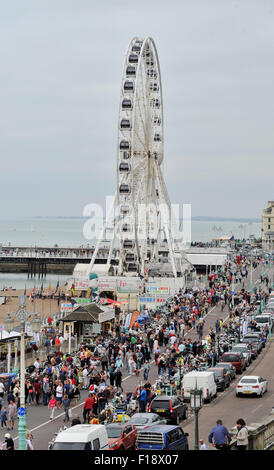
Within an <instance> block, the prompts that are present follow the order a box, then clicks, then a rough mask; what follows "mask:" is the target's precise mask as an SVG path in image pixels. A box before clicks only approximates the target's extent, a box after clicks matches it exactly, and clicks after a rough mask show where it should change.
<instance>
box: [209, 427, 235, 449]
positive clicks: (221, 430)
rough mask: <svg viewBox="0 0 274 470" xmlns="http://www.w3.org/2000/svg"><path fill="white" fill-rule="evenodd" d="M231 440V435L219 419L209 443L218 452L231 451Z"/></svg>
mask: <svg viewBox="0 0 274 470" xmlns="http://www.w3.org/2000/svg"><path fill="white" fill-rule="evenodd" d="M231 439H232V437H231V434H230V433H229V432H228V430H227V428H226V427H225V426H224V425H223V422H222V420H221V419H218V420H217V422H216V426H214V427H213V428H212V430H211V432H210V434H209V436H208V442H209V443H210V444H212V447H215V448H216V449H218V450H229V449H230V442H231Z"/></svg>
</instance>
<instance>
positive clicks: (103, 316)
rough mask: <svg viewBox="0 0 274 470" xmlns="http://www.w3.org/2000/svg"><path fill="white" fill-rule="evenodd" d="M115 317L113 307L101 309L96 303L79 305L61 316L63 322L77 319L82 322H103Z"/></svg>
mask: <svg viewBox="0 0 274 470" xmlns="http://www.w3.org/2000/svg"><path fill="white" fill-rule="evenodd" d="M114 317H115V313H114V310H113V308H111V309H105V310H104V309H102V308H99V307H98V305H96V304H94V303H93V304H87V305H79V307H77V308H76V309H75V310H74V311H73V312H71V313H70V314H69V315H67V316H66V317H65V318H63V319H62V320H61V321H63V322H72V321H78V322H82V323H103V322H105V321H109V320H111V319H112V318H114Z"/></svg>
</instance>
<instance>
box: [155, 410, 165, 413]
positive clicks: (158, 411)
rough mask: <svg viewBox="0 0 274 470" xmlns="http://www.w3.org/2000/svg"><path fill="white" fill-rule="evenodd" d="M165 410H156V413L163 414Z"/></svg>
mask: <svg viewBox="0 0 274 470" xmlns="http://www.w3.org/2000/svg"><path fill="white" fill-rule="evenodd" d="M165 411H166V410H157V413H164V412H165Z"/></svg>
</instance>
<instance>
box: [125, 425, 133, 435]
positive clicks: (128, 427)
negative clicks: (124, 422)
mask: <svg viewBox="0 0 274 470" xmlns="http://www.w3.org/2000/svg"><path fill="white" fill-rule="evenodd" d="M131 431H132V429H131V426H127V427H126V428H125V431H124V432H125V434H129V433H130V432H131Z"/></svg>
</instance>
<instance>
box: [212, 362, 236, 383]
mask: <svg viewBox="0 0 274 470" xmlns="http://www.w3.org/2000/svg"><path fill="white" fill-rule="evenodd" d="M215 367H223V368H224V369H226V370H227V371H228V372H229V375H230V380H234V379H235V377H236V369H235V367H234V366H233V365H232V364H231V363H230V362H217V364H215Z"/></svg>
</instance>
